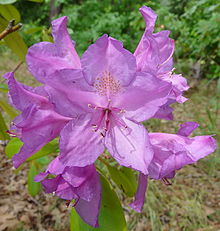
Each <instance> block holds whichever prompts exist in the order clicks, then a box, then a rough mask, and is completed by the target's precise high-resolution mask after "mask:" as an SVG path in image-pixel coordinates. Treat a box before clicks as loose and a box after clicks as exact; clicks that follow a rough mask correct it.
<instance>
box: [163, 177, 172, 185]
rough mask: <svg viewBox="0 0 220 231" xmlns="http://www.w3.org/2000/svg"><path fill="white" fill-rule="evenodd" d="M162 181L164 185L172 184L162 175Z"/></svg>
mask: <svg viewBox="0 0 220 231" xmlns="http://www.w3.org/2000/svg"><path fill="white" fill-rule="evenodd" d="M162 181H163V183H164V184H165V185H167V186H168V185H172V183H171V182H170V181H169V180H168V179H167V178H166V177H164V178H162Z"/></svg>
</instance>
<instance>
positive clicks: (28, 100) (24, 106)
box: [4, 72, 72, 167]
mask: <svg viewBox="0 0 220 231" xmlns="http://www.w3.org/2000/svg"><path fill="white" fill-rule="evenodd" d="M4 77H5V78H6V79H7V83H8V87H9V98H10V101H11V103H12V105H13V106H14V107H15V108H16V109H18V110H20V111H22V113H21V114H20V115H19V116H18V117H16V118H15V120H14V121H13V123H12V125H11V131H13V133H14V134H15V135H16V136H17V137H19V138H20V139H21V141H22V142H23V143H24V145H23V146H22V148H21V149H20V151H19V153H18V154H16V155H14V156H13V161H14V167H18V166H19V165H20V164H21V163H22V162H24V161H25V160H26V159H27V158H28V157H30V156H31V155H33V154H34V153H36V152H37V151H38V150H39V149H41V148H42V147H43V146H44V145H45V144H47V143H48V142H50V141H51V140H53V139H54V138H55V137H56V136H58V135H59V134H60V131H61V130H62V129H63V127H64V126H65V125H66V124H67V123H68V122H69V121H70V120H72V118H68V117H65V116H62V115H61V114H58V113H57V112H56V111H55V110H54V105H53V104H52V103H51V102H50V101H49V100H48V98H47V97H46V94H45V92H44V89H43V88H42V87H37V88H31V87H28V86H24V85H22V84H20V83H18V82H17V81H16V80H15V79H14V74H13V72H10V73H7V74H5V75H4Z"/></svg>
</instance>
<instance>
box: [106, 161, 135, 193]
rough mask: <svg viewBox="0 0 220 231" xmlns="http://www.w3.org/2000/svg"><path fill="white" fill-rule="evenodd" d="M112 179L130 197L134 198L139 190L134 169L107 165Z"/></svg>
mask: <svg viewBox="0 0 220 231" xmlns="http://www.w3.org/2000/svg"><path fill="white" fill-rule="evenodd" d="M107 168H108V171H109V174H110V176H111V179H112V180H113V181H114V182H115V183H116V185H117V186H118V187H119V188H120V189H121V190H122V191H123V192H124V193H125V194H126V195H127V196H129V197H133V196H134V194H135V192H136V190H137V181H136V176H135V174H134V172H133V170H132V169H130V168H126V167H121V168H119V169H118V168H117V167H113V166H110V165H107Z"/></svg>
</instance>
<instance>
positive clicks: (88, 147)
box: [59, 114, 104, 167]
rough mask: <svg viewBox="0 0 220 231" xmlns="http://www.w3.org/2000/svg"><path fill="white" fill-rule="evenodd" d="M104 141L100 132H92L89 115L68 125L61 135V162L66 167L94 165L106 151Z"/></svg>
mask: <svg viewBox="0 0 220 231" xmlns="http://www.w3.org/2000/svg"><path fill="white" fill-rule="evenodd" d="M102 139H103V137H102V136H101V135H100V134H99V132H94V131H93V130H92V125H91V116H90V115H89V114H88V115H87V116H85V117H82V118H79V119H78V120H77V121H76V122H75V121H73V122H70V123H68V124H67V125H66V126H65V128H64V129H63V130H62V132H61V135H60V153H61V155H60V157H59V158H60V161H61V162H62V163H63V164H64V165H65V166H78V167H84V166H86V165H90V164H93V163H94V162H95V160H96V159H97V158H98V156H99V155H101V154H102V152H103V151H104V145H103V141H102Z"/></svg>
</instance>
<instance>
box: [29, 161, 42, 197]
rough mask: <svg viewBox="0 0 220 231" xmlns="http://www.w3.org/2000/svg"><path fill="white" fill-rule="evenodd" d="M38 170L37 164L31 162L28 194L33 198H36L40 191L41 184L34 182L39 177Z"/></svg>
mask: <svg viewBox="0 0 220 231" xmlns="http://www.w3.org/2000/svg"><path fill="white" fill-rule="evenodd" d="M37 173H38V172H37V168H36V166H35V163H34V162H33V161H32V162H30V169H29V172H28V192H29V193H30V195H31V196H33V197H34V196H36V195H37V194H38V193H39V191H40V183H39V182H34V177H35V176H36V175H37Z"/></svg>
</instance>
